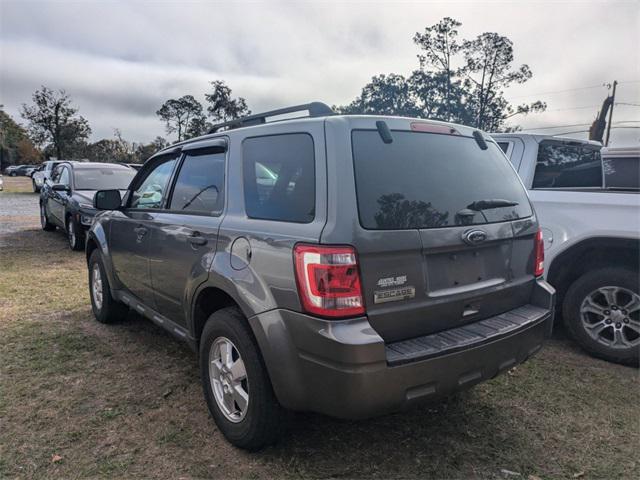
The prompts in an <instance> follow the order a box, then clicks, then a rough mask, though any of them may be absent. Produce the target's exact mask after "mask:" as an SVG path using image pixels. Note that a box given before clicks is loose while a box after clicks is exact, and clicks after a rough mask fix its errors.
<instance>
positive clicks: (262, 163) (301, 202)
mask: <svg viewBox="0 0 640 480" xmlns="http://www.w3.org/2000/svg"><path fill="white" fill-rule="evenodd" d="M242 169H243V177H244V180H243V181H244V201H245V208H246V212H247V216H249V217H250V218H261V219H267V220H279V221H283V222H296V223H309V222H311V221H313V219H314V218H315V198H316V191H315V187H316V179H315V158H314V153H313V139H312V138H311V136H310V135H308V134H306V133H293V134H287V135H270V136H265V137H254V138H247V139H246V140H245V141H244V142H243V144H242Z"/></svg>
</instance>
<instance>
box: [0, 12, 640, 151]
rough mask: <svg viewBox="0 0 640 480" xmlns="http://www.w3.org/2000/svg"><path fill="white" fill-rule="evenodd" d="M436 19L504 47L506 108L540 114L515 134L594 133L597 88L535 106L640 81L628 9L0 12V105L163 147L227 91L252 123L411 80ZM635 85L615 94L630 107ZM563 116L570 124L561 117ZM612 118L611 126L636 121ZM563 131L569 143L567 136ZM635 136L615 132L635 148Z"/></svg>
mask: <svg viewBox="0 0 640 480" xmlns="http://www.w3.org/2000/svg"><path fill="white" fill-rule="evenodd" d="M444 16H452V17H454V18H457V19H458V20H460V21H461V22H462V23H463V27H462V28H461V35H462V36H463V37H467V38H468V37H473V36H475V35H477V34H479V33H481V32H483V31H496V32H499V33H501V34H504V35H507V36H508V37H510V38H511V39H512V40H513V41H514V43H515V49H516V61H517V62H519V63H527V64H529V65H530V67H531V68H532V70H533V72H534V77H533V79H532V80H531V81H530V82H527V83H526V84H524V85H519V86H514V87H513V88H511V89H509V91H508V92H507V96H508V97H509V98H513V100H514V102H519V101H529V100H536V99H538V98H539V99H541V100H544V101H546V102H547V103H548V105H549V111H548V112H546V113H543V114H536V115H531V116H529V117H526V118H520V119H517V122H518V124H520V125H522V126H523V127H525V128H527V127H537V126H550V125H570V124H574V123H587V122H590V121H591V120H592V119H593V116H594V115H595V112H596V109H597V108H596V107H593V108H591V107H590V108H585V109H573V108H574V107H579V106H595V105H599V104H600V103H601V102H602V99H603V98H604V95H605V94H606V88H605V87H600V88H592V89H588V90H579V91H573V92H565V93H548V94H544V95H539V96H530V97H527V98H520V97H524V96H527V95H531V94H535V93H539V92H555V91H558V90H566V89H571V88H577V87H583V86H593V85H600V84H602V83H604V82H607V81H612V80H613V79H614V78H617V79H619V80H637V79H640V64H639V61H638V56H637V52H638V47H640V41H639V37H638V33H637V32H638V31H639V27H640V22H639V16H638V3H637V2H574V3H558V2H549V3H544V2H543V3H541V2H535V3H534V2H531V3H529V2H513V3H504V2H500V3H497V2H482V3H481V2H473V3H472V2H469V3H464V2H455V3H454V2H449V3H434V2H428V3H427V2H423V3H404V2H386V3H385V2H380V3H378V2H359V1H354V2H315V3H311V2H251V3H249V2H233V3H231V2H229V3H197V2H157V3H150V2H144V3H143V2H111V1H109V2H100V3H98V2H83V3H78V2H29V1H22V2H10V1H4V2H2V3H1V4H0V62H1V67H2V68H1V70H0V103H3V104H4V105H5V108H6V109H7V110H8V111H9V113H11V114H12V115H16V116H17V115H18V113H19V107H20V105H21V103H23V102H28V101H29V100H30V96H31V93H32V92H33V91H34V90H35V89H36V88H38V87H39V86H40V85H47V86H49V87H51V88H64V89H66V90H67V92H68V93H70V94H71V95H72V97H73V99H74V102H75V103H76V104H77V105H78V107H79V109H80V112H81V114H82V115H84V116H85V117H87V119H88V120H89V121H90V123H91V126H92V128H93V131H94V134H93V136H94V138H95V139H97V138H101V137H108V136H111V135H112V134H113V128H116V127H117V128H120V129H121V130H122V132H123V134H124V135H125V137H127V138H129V139H131V140H135V141H148V140H150V139H152V138H153V137H155V136H156V135H158V134H163V133H164V132H163V126H162V124H161V122H160V121H159V120H158V119H157V118H156V117H155V111H156V110H157V109H158V107H159V106H160V105H161V104H162V102H163V101H164V100H166V99H167V98H170V97H176V96H181V95H184V94H193V95H194V96H196V97H197V98H200V99H201V100H202V99H203V96H204V93H205V91H206V90H207V85H208V82H209V81H211V80H215V79H223V80H225V81H226V82H227V83H228V84H229V85H230V86H231V87H232V88H233V90H234V93H235V94H237V95H241V96H244V97H245V98H247V100H248V102H249V105H250V107H251V108H252V109H253V110H254V111H258V110H262V109H266V108H272V107H277V106H281V105H286V104H293V103H297V102H304V101H309V100H323V101H326V102H327V103H337V104H340V103H345V102H348V101H350V100H351V99H353V98H354V97H355V96H356V95H357V94H358V93H359V90H360V88H361V87H362V86H363V85H364V83H366V82H367V81H368V80H369V78H370V77H371V76H372V75H375V74H378V73H388V72H397V73H408V72H409V71H410V70H411V69H412V68H414V67H415V66H416V54H417V53H418V52H417V49H416V48H415V47H414V46H413V44H412V41H411V38H412V36H413V34H414V33H415V32H416V31H418V30H422V29H423V28H424V27H425V26H427V25H430V24H432V23H435V22H437V21H438V20H439V19H440V18H442V17H444ZM638 98H640V83H626V84H621V85H620V88H619V99H620V101H624V102H630V103H638V100H637V99H638ZM570 109H571V110H570ZM638 112H639V110H638V109H637V108H634V107H622V106H620V107H616V114H615V120H623V119H633V118H638V117H639V115H638ZM567 131H568V130H567ZM636 132H640V130H626V131H623V130H616V131H615V136H614V140H615V141H616V142H617V143H620V142H634V143H637V142H638V139H639V138H640V133H636ZM577 136H579V135H577Z"/></svg>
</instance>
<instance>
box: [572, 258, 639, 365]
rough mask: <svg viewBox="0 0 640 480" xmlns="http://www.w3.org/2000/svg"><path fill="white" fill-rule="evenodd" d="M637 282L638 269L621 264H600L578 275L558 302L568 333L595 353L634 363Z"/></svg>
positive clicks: (635, 351)
mask: <svg viewBox="0 0 640 480" xmlns="http://www.w3.org/2000/svg"><path fill="white" fill-rule="evenodd" d="M639 283H640V281H639V280H638V272H636V271H633V270H630V269H627V268H621V267H612V268H600V269H597V270H592V271H590V272H587V273H585V274H584V275H582V276H581V277H579V278H578V279H577V280H576V281H575V282H573V284H572V285H571V286H570V287H569V290H568V291H567V294H566V296H565V299H564V302H563V304H562V315H563V320H564V324H565V326H566V328H567V330H568V332H569V335H570V336H571V337H572V338H573V339H574V340H575V341H576V342H577V343H578V344H579V345H580V346H581V347H582V348H583V349H585V350H586V351H587V352H589V353H591V354H592V355H594V356H596V357H599V358H603V359H605V360H608V361H610V362H616V363H622V364H626V365H637V364H638V352H639V351H640V293H639V292H640V288H639Z"/></svg>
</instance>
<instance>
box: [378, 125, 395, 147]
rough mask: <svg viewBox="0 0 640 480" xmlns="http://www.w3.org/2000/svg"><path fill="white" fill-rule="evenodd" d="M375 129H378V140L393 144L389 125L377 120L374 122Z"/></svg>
mask: <svg viewBox="0 0 640 480" xmlns="http://www.w3.org/2000/svg"><path fill="white" fill-rule="evenodd" d="M376 128H377V129H378V134H380V138H381V139H382V141H383V142H384V143H391V142H393V137H392V136H391V130H389V125H387V122H385V121H384V120H378V121H377V122H376Z"/></svg>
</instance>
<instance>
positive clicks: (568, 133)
mask: <svg viewBox="0 0 640 480" xmlns="http://www.w3.org/2000/svg"><path fill="white" fill-rule="evenodd" d="M618 128H626V129H636V128H640V127H631V126H629V127H611V130H616V129H618ZM588 132H589V130H575V131H573V132H562V133H554V134H553V136H560V135H571V134H572V133H588Z"/></svg>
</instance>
